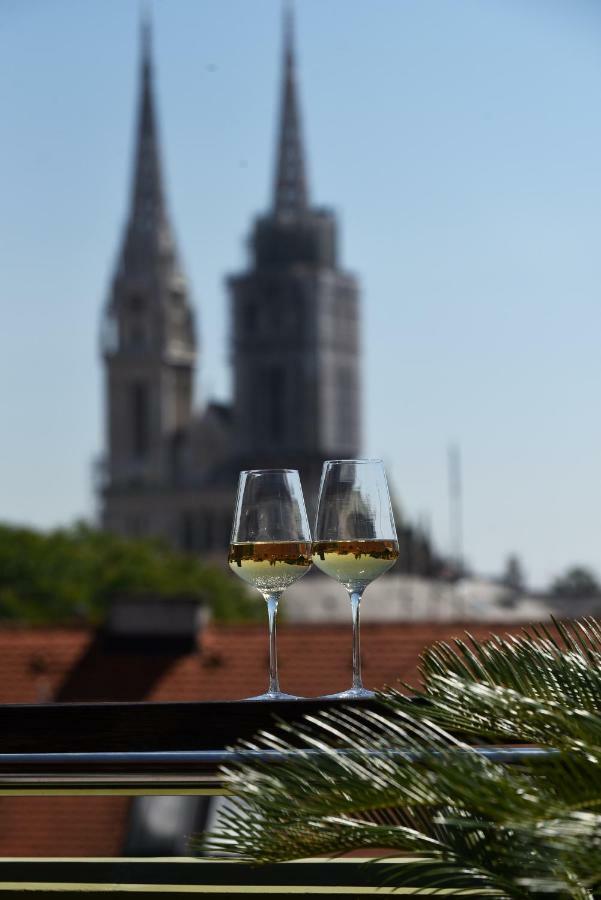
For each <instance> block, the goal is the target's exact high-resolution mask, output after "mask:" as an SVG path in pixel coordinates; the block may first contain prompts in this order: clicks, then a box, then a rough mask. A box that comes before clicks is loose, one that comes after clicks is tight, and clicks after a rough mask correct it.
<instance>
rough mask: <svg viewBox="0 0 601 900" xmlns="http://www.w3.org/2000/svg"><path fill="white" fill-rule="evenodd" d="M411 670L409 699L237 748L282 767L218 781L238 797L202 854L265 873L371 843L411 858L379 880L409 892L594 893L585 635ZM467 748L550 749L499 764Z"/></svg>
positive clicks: (599, 700)
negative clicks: (414, 677)
mask: <svg viewBox="0 0 601 900" xmlns="http://www.w3.org/2000/svg"><path fill="white" fill-rule="evenodd" d="M422 671H423V675H424V691H423V693H422V699H423V702H422V703H420V704H416V703H414V702H412V701H410V700H409V699H408V698H407V697H406V696H404V695H402V694H401V693H399V692H397V691H387V692H385V693H383V694H382V695H379V699H380V704H379V706H378V708H377V709H375V710H360V709H351V708H347V709H341V710H340V711H337V712H329V713H323V714H321V715H318V716H313V717H310V718H308V719H307V720H306V721H305V722H304V723H303V724H302V725H301V726H300V727H299V726H297V727H294V728H293V727H290V726H284V725H281V726H280V727H278V728H277V729H275V730H274V731H273V732H270V733H267V732H264V733H261V734H259V735H258V736H257V737H256V738H255V739H254V740H253V741H252V742H247V743H245V744H243V745H241V748H242V749H253V750H269V751H274V750H275V751H279V753H280V754H281V757H280V758H281V761H280V762H278V763H273V761H272V762H269V763H267V762H261V761H255V762H253V763H252V764H236V765H232V766H230V767H229V768H228V769H227V770H226V771H225V772H224V776H225V778H226V781H227V786H228V789H229V790H230V791H231V792H232V793H233V794H234V796H235V797H236V802H235V804H234V806H233V807H232V808H231V809H230V811H229V812H228V813H226V814H225V815H224V818H223V821H222V823H221V830H220V831H219V832H218V833H216V834H214V835H212V836H209V838H208V840H205V842H204V844H203V850H204V852H206V851H208V852H210V853H212V854H215V853H217V854H223V853H227V854H228V855H231V854H232V853H234V855H236V856H238V857H240V858H244V859H251V860H255V861H258V862H277V861H281V860H287V859H292V858H299V857H306V856H315V855H320V854H326V855H336V854H340V853H344V852H346V851H348V850H357V849H362V850H369V851H371V850H373V849H375V848H384V849H386V850H387V851H388V852H389V853H391V854H392V855H399V854H402V855H406V854H411V859H410V860H407V859H405V860H404V861H403V864H402V865H401V864H399V865H395V866H393V868H392V869H390V868H389V869H388V871H389V872H390V871H391V872H392V883H394V884H396V885H398V886H401V885H403V886H405V887H407V886H412V887H413V888H414V889H415V891H416V892H419V891H420V890H421V889H425V888H428V889H431V888H434V887H435V888H441V889H442V888H444V889H445V890H447V891H451V892H456V893H462V892H464V891H465V890H468V889H471V890H475V891H476V893H477V894H482V895H483V896H484V895H486V896H497V897H511V898H522V897H533V896H534V895H535V894H540V893H541V892H545V893H547V894H552V895H554V896H560V897H561V896H563V897H573V898H585V897H586V898H590V897H593V896H594V895H595V894H594V892H595V888H596V886H597V885H598V884H599V881H600V872H601V765H599V761H600V756H601V714H600V713H601V710H600V706H601V631H600V629H599V627H598V626H597V624H596V623H594V622H592V621H587V622H583V623H574V624H573V625H569V626H568V625H563V624H562V625H555V628H554V629H546V628H544V629H531V630H530V631H526V632H525V633H524V634H523V635H522V636H521V637H519V638H516V639H501V638H493V639H492V640H491V641H490V642H487V643H484V644H479V643H478V642H476V641H474V640H472V639H470V638H468V639H467V640H466V641H457V642H456V643H455V644H454V645H440V644H439V645H436V646H435V647H433V648H431V649H430V650H428V651H427V652H426V653H425V654H424V656H423V660H422ZM453 732H454V733H453ZM457 734H459V735H461V736H462V738H461V739H460V738H459V737H457V736H456V735H457ZM475 740H478V741H479V742H482V741H483V740H484V741H489V742H490V741H497V742H498V741H502V742H503V741H505V742H506V741H521V742H524V741H525V742H528V743H534V744H538V745H541V746H544V747H546V748H548V750H549V751H550V752H549V753H547V754H546V755H544V756H542V757H541V756H538V757H535V756H533V757H528V758H526V759H524V760H523V761H522V762H521V763H520V765H519V766H507V765H503V764H502V763H499V762H494V761H492V760H491V759H490V758H488V757H486V756H485V755H483V754H482V753H481V752H479V750H477V749H476V748H475V747H474V746H472V744H473V742H474V741H475ZM299 746H300V747H302V748H303V749H302V750H298V747H299Z"/></svg>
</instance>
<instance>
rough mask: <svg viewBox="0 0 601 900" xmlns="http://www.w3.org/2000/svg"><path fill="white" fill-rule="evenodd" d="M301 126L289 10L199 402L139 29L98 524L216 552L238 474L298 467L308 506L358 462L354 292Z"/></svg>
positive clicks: (109, 320) (107, 333)
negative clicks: (341, 469)
mask: <svg viewBox="0 0 601 900" xmlns="http://www.w3.org/2000/svg"><path fill="white" fill-rule="evenodd" d="M301 126H302V122H301V114H300V104H299V96H298V83H297V72H296V64H295V47H294V35H293V27H292V19H291V15H290V14H288V16H287V18H286V20H285V26H284V52H283V65H282V75H281V106H280V115H279V123H278V133H277V154H276V156H277V159H276V170H275V173H274V178H273V196H272V199H271V205H270V208H269V209H268V210H267V212H265V213H264V214H261V215H259V216H258V217H257V218H256V220H255V222H254V223H253V225H252V228H251V234H250V237H249V241H248V246H249V260H248V264H247V268H246V270H245V271H242V272H239V273H236V274H232V275H231V276H230V277H229V278H228V279H227V288H228V293H229V306H230V335H231V350H232V353H231V358H232V365H233V376H234V377H233V384H234V396H233V398H232V402H231V405H224V404H218V403H208V404H207V405H206V406H205V407H204V408H202V409H198V408H196V407H195V402H194V371H195V364H196V356H197V339H196V325H195V315H194V309H193V307H192V305H191V302H190V296H189V291H188V286H187V282H186V277H185V274H184V269H183V267H182V264H181V261H180V258H179V255H178V250H177V247H176V245H175V240H174V236H173V231H172V228H171V224H170V219H169V212H168V205H167V200H166V193H165V185H164V182H163V177H162V172H161V151H160V145H159V128H158V122H157V116H156V109H155V101H154V94H153V61H152V58H151V46H150V32H149V27H148V25H146V26H145V27H144V29H143V35H142V61H141V80H140V97H139V105H138V116H137V132H136V146H135V156H134V171H133V178H132V187H131V199H130V207H129V213H128V218H127V224H126V227H125V230H124V235H123V239H122V243H121V247H120V250H119V253H118V259H117V264H116V268H115V272H114V276H113V279H112V283H111V288H110V292H109V297H108V300H107V304H106V308H105V311H104V315H103V322H102V340H101V342H102V353H103V360H104V374H105V407H104V408H105V434H106V439H105V459H104V464H103V477H102V484H101V488H100V494H101V505H102V524H103V527H105V528H106V529H108V530H110V531H113V532H116V533H118V534H122V535H126V536H136V537H142V536H161V537H163V538H165V539H166V540H167V541H168V542H169V543H170V544H171V545H173V546H175V547H178V548H180V549H182V550H185V551H189V552H194V553H198V554H200V555H203V556H209V557H210V556H214V557H216V556H219V555H221V554H222V553H223V551H224V549H225V547H226V546H227V544H228V543H229V536H230V529H231V521H232V514H233V505H234V499H235V493H236V487H237V480H238V472H239V471H240V469H244V468H263V467H289V468H295V469H299V471H300V474H301V480H302V483H303V487H304V491H305V496H306V499H307V504H308V506H309V508H310V509H311V507H312V506H313V504H314V502H315V499H316V495H317V489H318V484H319V476H320V472H321V466H322V462H323V460H324V459H332V458H349V457H350V458H352V457H355V456H358V455H359V453H360V449H361V411H360V406H361V402H360V399H361V394H360V380H361V379H360V346H359V289H358V284H357V280H356V278H355V277H354V276H353V275H352V274H350V273H349V272H347V271H345V270H344V269H343V268H341V266H340V264H339V259H338V247H337V223H336V218H335V216H334V214H333V213H332V212H331V211H329V210H327V209H323V208H321V207H316V206H314V205H312V203H311V199H310V195H309V188H308V184H307V177H306V163H305V150H304V147H303V138H302V127H301Z"/></svg>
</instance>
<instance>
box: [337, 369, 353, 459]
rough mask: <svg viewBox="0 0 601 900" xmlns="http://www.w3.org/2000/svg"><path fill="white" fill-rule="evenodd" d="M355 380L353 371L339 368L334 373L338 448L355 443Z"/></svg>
mask: <svg viewBox="0 0 601 900" xmlns="http://www.w3.org/2000/svg"><path fill="white" fill-rule="evenodd" d="M355 402H356V401H355V379H354V374H353V370H352V369H351V368H349V367H347V366H341V367H340V368H339V369H338V370H337V372H336V442H337V444H338V445H339V446H340V447H349V446H352V445H353V443H354V441H355Z"/></svg>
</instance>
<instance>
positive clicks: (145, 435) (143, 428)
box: [131, 381, 150, 459]
mask: <svg viewBox="0 0 601 900" xmlns="http://www.w3.org/2000/svg"><path fill="white" fill-rule="evenodd" d="M149 406H150V404H149V396H148V385H147V384H144V383H143V382H141V381H137V382H135V383H134V384H133V385H132V389H131V422H132V450H133V454H134V456H135V457H136V459H145V458H146V457H147V456H148V451H149V449H150V427H149V426H150V408H149Z"/></svg>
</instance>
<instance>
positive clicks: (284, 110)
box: [273, 5, 309, 218]
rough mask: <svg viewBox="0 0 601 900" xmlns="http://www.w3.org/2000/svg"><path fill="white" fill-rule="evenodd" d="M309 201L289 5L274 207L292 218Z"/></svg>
mask: <svg viewBox="0 0 601 900" xmlns="http://www.w3.org/2000/svg"><path fill="white" fill-rule="evenodd" d="M308 203H309V198H308V191H307V183H306V177H305V161H304V153H303V144H302V135H301V122H300V108H299V102H298V92H297V86H296V72H295V54H294V20H293V15H292V9H291V7H290V6H289V5H288V6H286V7H285V10H284V65H283V78H282V100H281V108H280V127H279V139H278V160H277V169H276V175H275V183H274V196H273V208H274V212H275V214H276V216H278V217H284V218H289V217H290V218H291V217H296V216H299V215H302V214H303V213H304V212H306V210H307V207H308Z"/></svg>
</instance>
